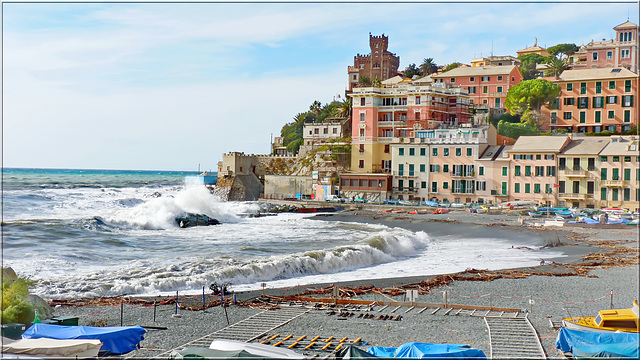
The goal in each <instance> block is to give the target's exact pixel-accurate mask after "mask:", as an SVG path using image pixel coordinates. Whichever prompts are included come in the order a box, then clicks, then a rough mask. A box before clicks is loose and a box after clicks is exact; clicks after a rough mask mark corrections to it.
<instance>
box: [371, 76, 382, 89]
mask: <svg viewBox="0 0 640 360" xmlns="http://www.w3.org/2000/svg"><path fill="white" fill-rule="evenodd" d="M373 86H375V87H382V80H380V79H379V78H375V79H373Z"/></svg>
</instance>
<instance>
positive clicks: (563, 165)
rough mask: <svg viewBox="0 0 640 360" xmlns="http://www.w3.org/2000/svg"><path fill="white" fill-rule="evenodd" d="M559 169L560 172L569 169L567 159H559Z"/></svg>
mask: <svg viewBox="0 0 640 360" xmlns="http://www.w3.org/2000/svg"><path fill="white" fill-rule="evenodd" d="M558 168H559V169H560V170H566V169H567V158H558Z"/></svg>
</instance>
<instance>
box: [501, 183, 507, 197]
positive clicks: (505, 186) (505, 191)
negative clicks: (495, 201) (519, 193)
mask: <svg viewBox="0 0 640 360" xmlns="http://www.w3.org/2000/svg"><path fill="white" fill-rule="evenodd" d="M502 195H507V182H506V181H503V182H502Z"/></svg>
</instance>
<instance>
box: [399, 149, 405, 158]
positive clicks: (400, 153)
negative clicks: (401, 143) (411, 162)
mask: <svg viewBox="0 0 640 360" xmlns="http://www.w3.org/2000/svg"><path fill="white" fill-rule="evenodd" d="M398 155H400V156H404V148H398Z"/></svg>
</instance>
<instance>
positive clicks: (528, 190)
mask: <svg viewBox="0 0 640 360" xmlns="http://www.w3.org/2000/svg"><path fill="white" fill-rule="evenodd" d="M524 192H525V193H527V194H529V193H530V192H531V184H524Z"/></svg>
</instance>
